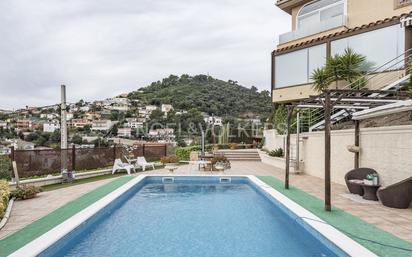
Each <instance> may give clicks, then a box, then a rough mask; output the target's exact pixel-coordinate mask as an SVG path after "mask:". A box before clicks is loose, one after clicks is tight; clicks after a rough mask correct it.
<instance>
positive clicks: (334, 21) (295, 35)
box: [279, 15, 347, 44]
mask: <svg viewBox="0 0 412 257" xmlns="http://www.w3.org/2000/svg"><path fill="white" fill-rule="evenodd" d="M346 21H347V16H346V15H340V16H336V17H333V18H331V19H328V20H325V21H321V22H319V23H316V24H313V25H312V26H307V27H303V28H299V29H296V30H294V31H291V32H288V33H285V34H281V35H279V44H284V43H287V42H290V41H293V40H296V39H300V38H304V37H307V36H310V35H314V34H317V33H319V32H322V31H327V30H331V29H334V28H338V27H341V26H346V24H347V22H346Z"/></svg>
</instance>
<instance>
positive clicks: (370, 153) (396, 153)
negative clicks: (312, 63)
mask: <svg viewBox="0 0 412 257" xmlns="http://www.w3.org/2000/svg"><path fill="white" fill-rule="evenodd" d="M264 136H265V146H264V147H265V148H266V149H268V150H273V149H275V148H278V147H282V148H283V146H284V141H285V139H284V138H285V136H283V135H277V134H276V133H275V131H274V130H268V131H265V133H264ZM331 140H332V149H331V156H332V158H331V159H332V160H331V161H332V174H331V176H332V181H333V182H336V183H339V184H345V181H344V176H345V174H346V173H347V172H348V171H349V170H351V169H352V168H353V166H354V154H353V153H350V152H349V151H348V150H347V146H348V145H353V144H354V130H338V131H332V139H331ZM291 147H292V152H293V150H294V149H296V135H291ZM360 147H361V152H360V166H361V167H370V168H373V169H376V170H377V172H378V173H379V175H380V177H381V182H382V184H383V185H390V184H393V183H395V182H398V181H400V180H403V179H405V178H407V177H411V176H412V126H393V127H380V128H363V129H361V134H360ZM295 154H296V153H292V157H294V156H295ZM300 160H301V161H303V162H304V165H303V170H301V172H302V171H303V172H305V173H306V174H309V175H312V176H316V177H320V178H323V177H324V132H323V131H321V132H312V133H302V134H301V140H300Z"/></svg>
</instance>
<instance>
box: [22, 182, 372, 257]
mask: <svg viewBox="0 0 412 257" xmlns="http://www.w3.org/2000/svg"><path fill="white" fill-rule="evenodd" d="M276 192H277V191H275V190H274V189H272V188H269V187H268V186H266V185H265V184H264V183H263V182H261V181H260V180H258V179H257V178H255V177H253V176H236V177H219V176H198V177H186V176H174V177H160V176H140V177H138V178H136V179H133V180H132V181H130V182H129V183H127V184H126V185H124V186H123V187H122V188H119V189H118V190H116V191H115V192H113V194H111V195H109V196H108V197H106V198H107V199H102V200H105V201H102V200H101V201H99V202H96V203H95V204H94V205H95V206H91V207H89V208H87V209H85V210H84V211H82V213H79V214H78V215H75V216H74V217H73V218H74V219H73V218H72V220H71V221H70V219H69V220H67V221H66V222H64V223H62V224H61V225H60V226H59V227H60V228H59V227H56V228H55V229H53V230H54V231H53V230H52V231H50V232H48V233H46V234H45V235H44V236H42V237H41V238H39V239H38V240H37V241H38V242H37V243H36V242H32V243H30V244H29V245H27V246H26V247H24V248H26V249H21V250H20V252H16V254H29V255H33V256H36V255H38V256H42V257H47V256H99V257H101V256H144V257H163V256H164V257H166V256H167V257H178V256H179V257H180V256H192V257H197V256H199V257H201V256H204V257H215V256H216V257H217V256H222V257H229V256H233V257H272V256H290V257H293V256H319V257H322V256H327V257H330V256H351V255H352V256H373V254H372V253H370V252H369V251H367V250H366V249H364V248H363V247H361V246H360V245H357V243H355V242H353V241H352V240H350V239H349V238H347V237H345V236H344V235H343V234H339V232H338V231H333V230H334V229H333V228H331V227H330V226H327V225H325V224H323V223H320V222H313V221H311V220H310V219H317V218H316V217H314V216H313V215H312V214H311V213H307V211H306V213H305V210H304V209H303V208H302V209H303V210H299V208H298V209H296V207H297V206H293V204H294V203H293V202H291V201H290V200H289V202H288V201H287V200H288V199H287V198H286V199H287V200H286V199H282V195H280V194H279V195H273V194H276ZM285 200H286V202H285ZM93 209H94V210H93ZM302 211H303V212H302ZM82 214H83V217H82ZM311 215H312V216H311ZM76 216H78V217H76ZM299 217H306V218H309V221H307V220H305V219H301V218H299ZM310 222H312V224H311V223H310ZM65 223H66V224H65ZM328 231H329V232H330V231H332V232H334V233H329V232H328ZM331 239H332V240H331ZM35 241H36V240H35ZM332 241H333V242H334V243H333V242H332ZM30 245H32V247H31V249H30ZM39 245H41V246H39ZM348 247H349V248H350V249H349V248H348ZM345 248H348V249H345ZM25 251H26V252H25ZM355 254H356V255H355ZM358 254H362V255H358ZM368 254H370V255H368ZM29 255H24V256H29ZM16 256H18V255H16ZM22 256H23V255H22Z"/></svg>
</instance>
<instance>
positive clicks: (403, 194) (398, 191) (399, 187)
mask: <svg viewBox="0 0 412 257" xmlns="http://www.w3.org/2000/svg"><path fill="white" fill-rule="evenodd" d="M378 196H379V200H381V202H382V204H383V205H384V206H386V207H391V208H397V209H407V208H408V207H409V206H410V205H411V202H412V177H410V178H407V179H405V180H402V181H400V182H398V183H395V184H393V185H390V186H387V187H384V188H381V189H379V190H378Z"/></svg>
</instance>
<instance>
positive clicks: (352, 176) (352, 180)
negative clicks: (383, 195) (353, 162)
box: [345, 168, 378, 195]
mask: <svg viewBox="0 0 412 257" xmlns="http://www.w3.org/2000/svg"><path fill="white" fill-rule="evenodd" d="M369 174H378V173H377V172H376V170H374V169H370V168H357V169H353V170H351V171H349V172H348V173H346V175H345V182H346V186H347V187H348V189H349V192H351V193H352V194H358V195H363V194H364V192H363V188H362V182H363V179H365V178H366V176H367V175H369Z"/></svg>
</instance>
